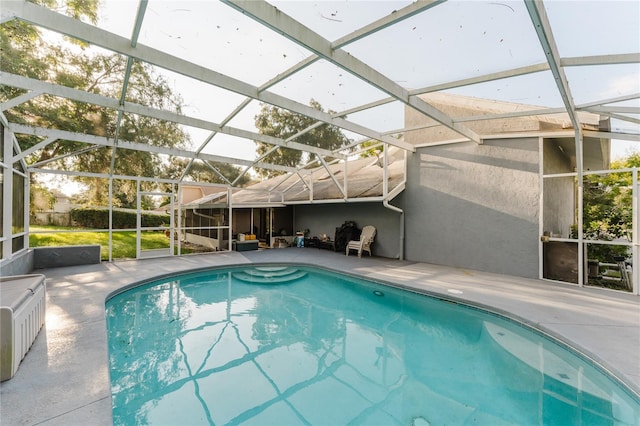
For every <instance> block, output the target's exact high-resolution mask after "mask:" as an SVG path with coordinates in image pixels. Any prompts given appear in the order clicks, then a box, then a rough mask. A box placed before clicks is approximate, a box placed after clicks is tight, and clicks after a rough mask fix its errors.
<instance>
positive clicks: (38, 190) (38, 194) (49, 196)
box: [29, 180, 56, 212]
mask: <svg viewBox="0 0 640 426" xmlns="http://www.w3.org/2000/svg"><path fill="white" fill-rule="evenodd" d="M55 202H56V196H55V195H54V194H53V192H51V190H49V189H48V188H47V187H46V186H44V185H42V184H40V183H39V182H37V181H33V180H32V182H31V187H30V192H29V211H30V212H41V211H49V210H52V209H53V205H54V204H55Z"/></svg>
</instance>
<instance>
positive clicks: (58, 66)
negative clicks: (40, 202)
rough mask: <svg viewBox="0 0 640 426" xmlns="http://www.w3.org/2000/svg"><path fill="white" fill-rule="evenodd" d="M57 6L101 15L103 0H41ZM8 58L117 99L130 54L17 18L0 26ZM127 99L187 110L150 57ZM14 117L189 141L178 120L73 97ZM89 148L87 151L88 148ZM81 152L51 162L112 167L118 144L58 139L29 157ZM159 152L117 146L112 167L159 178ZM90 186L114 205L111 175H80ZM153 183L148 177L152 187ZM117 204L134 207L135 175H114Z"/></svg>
mask: <svg viewBox="0 0 640 426" xmlns="http://www.w3.org/2000/svg"><path fill="white" fill-rule="evenodd" d="M40 3H41V4H44V5H45V6H48V7H55V8H57V9H58V10H66V12H67V13H68V14H69V15H71V16H74V17H76V18H82V17H84V18H88V19H89V20H91V21H92V22H94V23H95V22H96V21H97V16H98V15H97V10H98V0H83V1H78V0H73V1H71V0H69V1H67V2H56V1H53V0H44V1H41V2H40ZM0 43H1V44H0V48H1V49H2V52H3V60H2V61H0V69H2V70H3V71H7V72H10V73H15V74H19V75H23V76H27V77H30V78H37V79H42V80H48V81H50V82H52V83H56V84H59V85H63V86H67V87H72V88H77V89H81V90H85V91H88V92H91V93H96V94H101V95H104V96H108V97H111V98H115V99H118V98H120V96H121V90H122V83H123V77H124V74H125V69H126V65H127V60H126V58H124V57H122V56H121V55H118V54H104V53H96V52H95V51H93V50H91V49H89V47H88V46H86V45H85V44H83V43H82V42H79V41H76V42H75V44H72V45H71V46H69V45H65V46H63V45H62V44H59V43H58V44H55V43H48V42H47V41H46V40H44V39H43V37H42V34H41V32H40V31H39V30H38V29H37V28H35V27H33V26H31V25H29V24H25V23H23V22H18V21H11V22H9V23H7V24H5V25H3V31H2V32H0ZM23 92H24V91H23V90H18V89H14V88H9V87H7V86H2V87H1V88H0V101H4V100H6V99H10V98H12V97H15V96H18V95H20V94H21V93H23ZM126 100H127V101H128V102H133V103H138V104H141V105H145V106H149V107H152V108H159V109H164V110H171V111H173V112H177V113H181V107H182V104H183V101H182V99H181V97H180V96H179V95H177V94H175V93H173V91H172V90H171V88H170V86H169V84H168V82H167V81H166V79H165V78H164V77H163V76H162V75H160V74H158V73H157V72H155V71H154V69H153V68H152V67H151V66H150V65H148V64H145V63H140V62H134V63H133V66H132V69H131V75H130V79H129V82H128V86H127V92H126ZM6 115H7V118H8V119H9V121H11V122H15V123H23V124H29V125H34V126H40V127H46V128H54V129H60V130H67V131H72V132H77V133H85V134H92V135H98V136H107V137H110V138H114V137H115V135H116V132H117V133H118V135H119V139H120V140H126V141H131V142H137V143H142V144H148V145H156V146H164V147H177V148H184V147H185V146H187V144H188V143H189V137H188V135H187V134H186V133H185V132H184V131H183V130H182V128H181V127H180V126H179V125H177V124H175V123H171V122H166V121H162V120H158V119H154V118H150V117H144V116H138V115H134V114H123V115H122V117H121V120H120V122H119V128H118V113H117V112H116V111H114V110H111V109H107V108H102V107H99V106H96V105H92V104H87V103H82V102H76V101H71V100H67V99H62V98H57V97H53V96H38V97H35V98H33V99H31V100H30V101H28V102H25V103H23V104H21V105H19V106H17V107H15V108H12V109H11V110H8V111H6ZM18 141H19V143H20V146H21V148H22V149H23V150H24V149H28V148H29V147H31V146H33V145H35V144H37V143H38V142H40V141H41V139H40V138H37V137H29V136H25V135H18ZM83 149H86V151H84V152H83V151H81V150H83ZM70 153H77V154H76V155H73V156H70V157H65V158H60V159H57V160H55V161H54V162H52V163H49V167H55V168H61V169H73V170H78V171H81V172H94V173H110V172H111V159H112V155H113V149H112V148H110V147H92V146H91V145H90V144H87V143H82V142H72V141H56V142H53V143H51V144H49V145H48V146H46V147H45V148H43V149H41V150H39V151H38V152H36V153H34V155H32V156H30V157H29V158H27V161H28V162H29V163H30V164H33V163H36V162H40V161H45V160H50V159H55V158H58V157H59V156H61V155H64V154H70ZM161 166H162V163H161V161H160V158H159V157H158V156H157V155H156V154H153V153H148V152H142V151H136V150H126V149H117V150H116V156H115V163H114V169H113V173H114V174H116V175H118V174H119V175H125V176H148V177H154V176H157V175H158V174H159V173H160V172H161V170H162V167H161ZM78 180H80V181H82V182H83V183H85V184H86V186H87V188H88V191H89V194H88V195H89V197H88V198H89V199H90V200H91V203H92V204H95V205H105V204H107V202H108V200H107V198H106V197H107V194H108V190H107V187H108V180H107V179H93V178H78ZM151 185H153V184H152V183H151V184H149V183H145V184H144V185H143V189H144V187H146V186H151ZM114 194H115V197H114V204H115V205H116V206H120V207H135V200H136V199H135V197H136V184H135V182H134V181H127V180H115V181H114Z"/></svg>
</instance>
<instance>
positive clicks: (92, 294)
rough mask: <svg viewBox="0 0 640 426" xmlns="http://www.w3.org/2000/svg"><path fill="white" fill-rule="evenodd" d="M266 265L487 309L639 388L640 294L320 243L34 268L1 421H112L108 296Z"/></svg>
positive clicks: (4, 387) (3, 391)
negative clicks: (36, 325)
mask: <svg viewBox="0 0 640 426" xmlns="http://www.w3.org/2000/svg"><path fill="white" fill-rule="evenodd" d="M263 262H267V263H268V262H296V263H302V264H314V265H318V266H321V267H326V268H329V269H333V270H337V271H345V272H348V273H352V274H357V275H361V276H364V277H369V278H372V279H376V280H381V281H387V282H394V283H397V284H398V285H400V286H404V287H407V288H414V289H418V290H420V291H425V292H429V293H432V294H436V295H442V296H444V297H448V298H452V297H455V298H456V299H459V300H462V301H467V302H470V303H472V304H476V305H482V306H485V307H488V308H491V309H492V310H494V311H497V312H500V313H502V314H505V315H507V316H511V317H513V318H517V319H520V320H521V321H524V322H526V323H529V324H531V325H534V326H537V327H540V328H542V329H543V330H545V331H547V332H548V333H550V334H552V335H554V336H557V337H559V338H561V339H562V340H564V341H568V342H571V343H572V345H573V346H574V347H577V348H581V349H582V350H583V352H585V353H587V354H589V355H590V356H591V357H592V358H593V359H594V360H597V361H598V362H600V363H601V364H603V365H604V366H606V367H607V368H609V369H610V371H612V372H613V373H614V374H616V375H617V376H619V377H621V378H623V379H624V380H625V381H626V382H627V383H628V384H629V385H630V386H631V387H632V388H633V389H634V390H635V391H636V392H640V364H639V363H638V361H637V349H638V347H640V300H639V299H638V297H635V296H633V295H631V294H623V293H619V292H614V291H608V290H603V289H598V288H590V287H583V288H580V287H577V286H573V285H569V284H561V283H552V282H548V281H543V280H533V279H525V278H520V277H512V276H506V275H497V274H489V273H483V272H476V271H472V270H467V269H457V268H450V267H444V266H438V265H432V264H425V263H416V262H408V261H399V260H393V259H385V258H377V257H373V258H369V257H363V258H362V259H358V258H357V257H355V256H349V257H347V256H345V255H344V254H341V253H334V252H330V251H327V250H319V249H315V248H305V249H298V248H287V249H277V250H260V251H253V252H242V253H239V252H224V253H217V254H203V255H192V256H183V257H173V258H162V259H146V260H135V261H134V260H132V261H122V262H115V263H101V264H97V265H90V266H83V267H63V268H56V269H48V270H38V271H35V272H38V273H44V274H45V275H46V276H47V291H48V294H47V318H46V326H45V327H44V328H43V329H42V330H41V331H40V334H39V336H38V338H37V339H36V341H35V343H34V345H33V346H32V348H31V350H30V351H29V353H28V354H27V356H26V357H25V359H24V360H23V362H22V364H21V366H20V369H19V370H18V372H17V374H16V375H15V377H14V378H13V379H11V380H9V381H6V382H3V383H2V386H1V394H0V396H1V406H0V407H1V411H2V423H3V424H8V425H9V424H11V425H13V424H47V425H56V424H60V425H69V424H93V425H102V424H104V425H109V424H111V396H110V389H109V372H108V365H107V341H106V323H105V311H104V301H105V298H106V297H107V295H108V294H110V293H111V292H113V291H114V290H116V289H118V288H121V287H123V286H125V285H127V284H130V283H132V282H136V281H140V280H145V279H148V278H151V277H155V276H158V275H163V274H171V273H175V272H180V271H188V270H191V269H197V268H206V267H216V266H225V265H236V264H250V263H263ZM449 290H454V292H455V294H454V293H453V292H450V291H449Z"/></svg>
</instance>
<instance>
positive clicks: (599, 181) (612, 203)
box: [575, 154, 640, 262]
mask: <svg viewBox="0 0 640 426" xmlns="http://www.w3.org/2000/svg"><path fill="white" fill-rule="evenodd" d="M638 165H640V155H639V154H633V155H631V156H629V157H628V158H626V159H624V160H621V161H615V162H613V163H612V164H611V169H612V170H615V169H624V168H630V167H637V166H638ZM632 180H633V177H632V174H631V172H617V173H610V174H607V175H587V176H585V177H584V180H583V207H584V208H583V219H582V220H583V233H584V234H583V235H584V238H585V239H592V240H604V241H613V240H616V239H620V238H627V239H631V231H632V195H633V194H632ZM575 236H576V237H577V235H575ZM626 255H627V247H624V246H612V245H602V244H591V245H590V247H589V253H588V256H589V257H590V258H596V259H599V260H600V261H601V262H612V261H613V257H614V256H626Z"/></svg>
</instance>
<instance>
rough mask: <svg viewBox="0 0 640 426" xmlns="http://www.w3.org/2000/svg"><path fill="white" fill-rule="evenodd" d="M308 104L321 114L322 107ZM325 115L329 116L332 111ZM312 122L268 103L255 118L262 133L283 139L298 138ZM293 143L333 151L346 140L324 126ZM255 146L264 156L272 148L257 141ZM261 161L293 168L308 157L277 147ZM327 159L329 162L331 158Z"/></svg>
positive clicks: (276, 173)
mask: <svg viewBox="0 0 640 426" xmlns="http://www.w3.org/2000/svg"><path fill="white" fill-rule="evenodd" d="M309 104H310V105H311V107H312V108H315V109H317V110H318V111H324V110H323V109H322V106H321V105H320V104H319V103H318V102H317V101H315V100H313V99H312V100H311V101H310V103H309ZM328 112H329V113H332V112H333V111H328ZM315 123H316V120H314V119H313V118H310V117H307V116H304V115H300V114H297V113H294V112H291V111H288V110H286V109H282V108H278V107H275V106H271V105H267V104H262V106H261V109H260V112H259V113H258V114H257V115H256V116H255V124H256V127H257V128H258V130H259V132H260V133H261V134H263V135H268V136H274V137H277V138H280V139H285V140H286V139H289V138H291V137H292V136H294V135H297V134H298V133H300V132H301V131H302V130H305V129H307V128H309V127H310V126H312V125H314V124H315ZM295 142H298V143H302V144H305V145H309V146H313V147H318V148H323V149H329V150H332V149H336V148H339V147H342V146H344V145H345V144H346V143H347V142H348V139H347V138H346V137H345V136H344V135H343V134H342V132H341V131H340V129H339V128H338V127H336V126H332V125H329V124H326V123H325V124H322V125H320V126H318V127H315V128H313V129H311V130H309V131H308V132H306V133H303V134H301V135H300V136H298V137H296V138H295ZM256 143H257V144H258V148H257V151H258V154H260V155H265V154H267V153H268V152H269V151H270V150H271V149H272V148H273V145H270V144H266V143H263V142H259V141H256ZM264 160H265V161H267V162H270V163H273V164H279V165H282V166H289V167H296V166H299V165H301V164H302V163H303V161H305V160H308V158H305V156H304V155H303V152H302V151H299V150H295V149H291V148H283V147H278V148H277V149H275V150H274V151H273V152H271V153H269V154H268V155H267V156H266V157H265V159H264ZM326 160H329V161H330V160H331V159H326ZM261 174H262V175H263V176H267V177H271V176H274V175H278V174H280V173H278V172H274V171H272V170H264V171H262V172H261Z"/></svg>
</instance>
